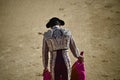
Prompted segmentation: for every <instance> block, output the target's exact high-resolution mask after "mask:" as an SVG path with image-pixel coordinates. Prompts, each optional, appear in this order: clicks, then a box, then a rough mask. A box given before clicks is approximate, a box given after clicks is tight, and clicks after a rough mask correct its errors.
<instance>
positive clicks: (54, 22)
mask: <svg viewBox="0 0 120 80" xmlns="http://www.w3.org/2000/svg"><path fill="white" fill-rule="evenodd" d="M55 25H61V26H63V25H65V22H64V21H63V20H61V19H59V18H57V17H53V18H51V19H50V20H49V22H48V23H47V24H46V27H47V28H50V27H53V26H55Z"/></svg>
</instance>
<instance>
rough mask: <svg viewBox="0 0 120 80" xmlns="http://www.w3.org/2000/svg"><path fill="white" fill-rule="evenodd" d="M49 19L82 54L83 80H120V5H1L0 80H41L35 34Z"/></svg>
mask: <svg viewBox="0 0 120 80" xmlns="http://www.w3.org/2000/svg"><path fill="white" fill-rule="evenodd" d="M52 17H59V18H60V19H63V20H64V21H65V23H66V24H65V26H64V28H67V29H69V30H70V31H71V32H72V35H73V38H74V40H75V43H76V45H77V47H78V48H79V51H84V52H85V55H84V57H85V67H86V72H87V80H120V62H119V61H120V58H119V57H120V0H0V80H42V71H43V64H42V57H41V52H42V51H41V48H42V38H43V36H42V35H39V34H38V33H39V32H40V33H44V32H45V31H47V30H48V29H47V28H46V27H45V25H46V23H47V22H48V20H49V19H50V18H52ZM69 54H70V57H71V62H72V64H73V63H74V62H75V60H76V59H75V58H74V57H73V55H72V53H71V52H69Z"/></svg>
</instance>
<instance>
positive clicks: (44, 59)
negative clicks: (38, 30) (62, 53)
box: [42, 38, 49, 68]
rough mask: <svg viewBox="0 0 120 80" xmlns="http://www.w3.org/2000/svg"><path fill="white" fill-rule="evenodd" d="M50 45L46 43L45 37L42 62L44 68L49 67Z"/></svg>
mask: <svg viewBox="0 0 120 80" xmlns="http://www.w3.org/2000/svg"><path fill="white" fill-rule="evenodd" d="M48 51H49V50H48V46H47V43H46V40H45V38H43V45H42V62H43V66H44V68H47V67H48Z"/></svg>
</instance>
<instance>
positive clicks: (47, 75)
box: [43, 70, 51, 80]
mask: <svg viewBox="0 0 120 80" xmlns="http://www.w3.org/2000/svg"><path fill="white" fill-rule="evenodd" d="M43 80H51V74H50V72H49V71H48V70H46V71H44V72H43Z"/></svg>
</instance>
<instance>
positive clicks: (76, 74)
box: [71, 52, 86, 80]
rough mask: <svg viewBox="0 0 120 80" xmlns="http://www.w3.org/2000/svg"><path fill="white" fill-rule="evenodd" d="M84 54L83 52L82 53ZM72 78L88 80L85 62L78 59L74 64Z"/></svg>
mask: <svg viewBox="0 0 120 80" xmlns="http://www.w3.org/2000/svg"><path fill="white" fill-rule="evenodd" d="M80 55H81V56H83V52H81V53H80ZM71 80H86V72H85V67H84V62H79V60H77V61H76V62H75V63H74V64H73V66H72V73H71Z"/></svg>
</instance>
